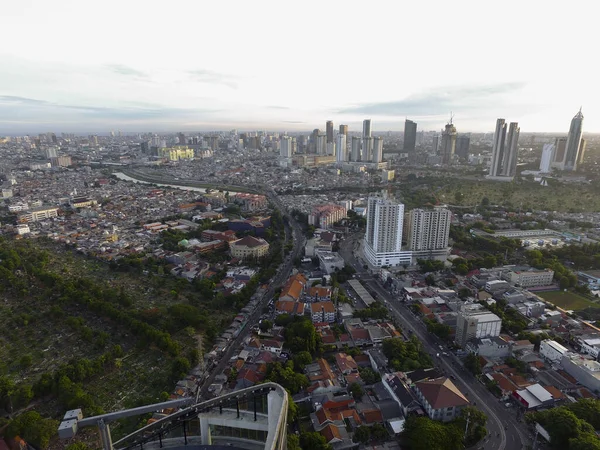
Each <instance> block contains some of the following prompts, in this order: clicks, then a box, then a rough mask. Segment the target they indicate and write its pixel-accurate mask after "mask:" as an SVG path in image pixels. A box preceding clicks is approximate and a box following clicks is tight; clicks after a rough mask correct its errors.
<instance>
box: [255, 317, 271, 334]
mask: <svg viewBox="0 0 600 450" xmlns="http://www.w3.org/2000/svg"><path fill="white" fill-rule="evenodd" d="M258 327H259V328H260V331H262V332H263V333H266V332H267V331H269V330H270V329H271V328H273V324H272V323H271V321H270V320H267V319H265V320H263V321H262V322H261V323H260V325H259V326H258Z"/></svg>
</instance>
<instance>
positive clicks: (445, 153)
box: [440, 119, 456, 164]
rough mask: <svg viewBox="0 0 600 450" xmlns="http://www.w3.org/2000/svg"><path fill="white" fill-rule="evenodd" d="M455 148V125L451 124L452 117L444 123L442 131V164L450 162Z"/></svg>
mask: <svg viewBox="0 0 600 450" xmlns="http://www.w3.org/2000/svg"><path fill="white" fill-rule="evenodd" d="M455 150H456V127H455V126H454V125H453V124H452V119H450V122H449V123H447V124H446V127H445V128H444V132H443V133H442V148H441V149H440V152H441V155H442V164H452V157H453V156H454V152H455Z"/></svg>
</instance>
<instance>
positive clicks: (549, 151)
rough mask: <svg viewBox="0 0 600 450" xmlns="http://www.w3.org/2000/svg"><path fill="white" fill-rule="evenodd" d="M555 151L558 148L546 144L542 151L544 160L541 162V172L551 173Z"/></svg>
mask: <svg viewBox="0 0 600 450" xmlns="http://www.w3.org/2000/svg"><path fill="white" fill-rule="evenodd" d="M555 150H556V146H555V145H554V144H544V148H543V149H542V159H541V161H540V172H542V173H549V172H550V164H552V161H553V160H554V151H555Z"/></svg>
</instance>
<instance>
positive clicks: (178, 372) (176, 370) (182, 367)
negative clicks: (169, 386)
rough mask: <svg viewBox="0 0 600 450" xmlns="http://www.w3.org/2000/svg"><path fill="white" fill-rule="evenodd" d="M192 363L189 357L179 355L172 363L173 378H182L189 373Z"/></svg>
mask: <svg viewBox="0 0 600 450" xmlns="http://www.w3.org/2000/svg"><path fill="white" fill-rule="evenodd" d="M191 367H192V365H191V364H190V361H189V360H188V359H187V358H184V357H183V356H178V357H177V358H175V359H174V360H173V362H172V363H171V378H172V379H173V380H181V379H183V378H185V377H186V375H187V374H188V373H189V371H190V369H191Z"/></svg>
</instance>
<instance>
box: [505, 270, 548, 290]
mask: <svg viewBox="0 0 600 450" xmlns="http://www.w3.org/2000/svg"><path fill="white" fill-rule="evenodd" d="M507 277H508V280H509V281H510V282H511V283H512V284H518V285H519V286H522V287H534V286H547V285H549V284H552V280H553V279H554V270H552V269H544V270H538V269H534V268H531V269H529V270H518V271H512V270H511V271H509V272H508V274H507Z"/></svg>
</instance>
